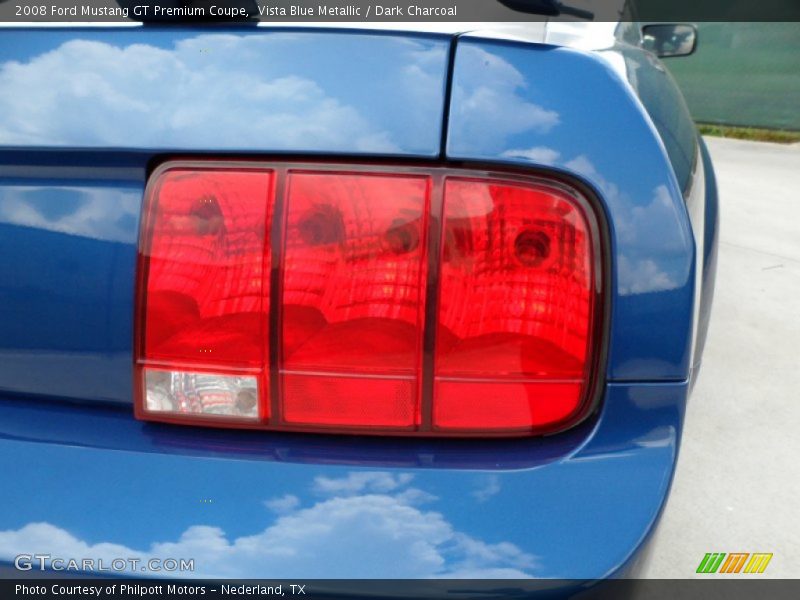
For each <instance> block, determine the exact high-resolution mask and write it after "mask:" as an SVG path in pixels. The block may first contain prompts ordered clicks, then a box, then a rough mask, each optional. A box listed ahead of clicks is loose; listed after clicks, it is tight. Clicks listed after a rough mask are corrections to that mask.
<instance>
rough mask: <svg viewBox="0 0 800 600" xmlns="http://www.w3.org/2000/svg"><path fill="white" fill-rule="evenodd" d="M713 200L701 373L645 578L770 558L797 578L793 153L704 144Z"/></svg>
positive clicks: (799, 178) (799, 429)
mask: <svg viewBox="0 0 800 600" xmlns="http://www.w3.org/2000/svg"><path fill="white" fill-rule="evenodd" d="M707 142H708V146H709V149H710V150H711V155H712V157H713V159H714V164H715V168H716V172H717V179H718V183H719V188H720V197H721V235H720V249H719V250H720V252H719V271H718V274H717V287H716V295H715V299H714V312H713V316H712V319H711V325H710V330H709V338H708V344H707V346H706V351H705V357H704V359H703V369H702V371H701V374H700V379H699V381H698V383H697V386H696V387H695V390H694V394H693V396H692V398H691V402H690V404H689V409H688V413H687V422H686V430H685V433H684V439H683V444H682V447H681V455H680V460H679V463H678V471H677V474H676V476H675V481H674V483H673V488H672V494H671V496H670V499H669V504H668V505H667V508H666V512H665V513H664V518H663V520H662V522H661V526H660V529H659V532H658V536H657V538H656V540H655V544H654V547H653V553H652V557H651V560H650V565H649V568H648V571H647V573H646V574H647V575H648V576H650V577H690V576H692V575H694V571H695V569H696V567H697V565H698V563H699V562H700V560H701V559H702V557H703V555H704V554H705V553H706V552H773V553H774V555H775V556H774V557H773V559H772V562H771V563H770V565H769V567H768V568H767V571H766V573H765V574H766V575H771V576H773V577H800V145H798V144H795V145H793V146H784V145H777V144H766V143H757V142H744V141H738V140H726V139H719V138H707Z"/></svg>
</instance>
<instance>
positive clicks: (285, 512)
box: [0, 472, 537, 578]
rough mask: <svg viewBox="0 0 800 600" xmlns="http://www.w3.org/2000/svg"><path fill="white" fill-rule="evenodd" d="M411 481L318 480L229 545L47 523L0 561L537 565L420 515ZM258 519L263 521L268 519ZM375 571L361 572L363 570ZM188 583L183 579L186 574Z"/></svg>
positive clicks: (219, 533) (371, 477)
mask: <svg viewBox="0 0 800 600" xmlns="http://www.w3.org/2000/svg"><path fill="white" fill-rule="evenodd" d="M413 479H414V478H413V475H411V474H409V473H399V474H393V473H389V472H372V473H349V474H348V475H347V476H345V477H342V478H330V477H317V478H315V479H314V480H313V481H312V482H311V485H310V490H311V491H312V494H313V495H315V496H317V497H318V499H317V500H316V501H312V502H309V503H305V504H304V503H303V502H302V501H301V500H300V499H299V498H297V497H296V496H293V495H284V496H279V497H276V498H272V499H268V500H266V501H265V506H266V507H267V508H268V510H269V512H271V513H272V514H273V515H274V516H273V520H272V521H271V522H268V524H267V525H266V527H265V528H264V529H263V530H261V531H258V532H254V533H253V534H251V535H244V536H241V537H238V538H234V539H229V538H228V537H227V536H226V534H225V532H224V531H223V530H222V529H221V528H219V527H211V526H207V525H194V526H192V527H189V528H187V529H186V530H185V531H184V532H183V533H182V534H181V535H180V537H179V538H178V539H177V540H176V541H168V542H159V543H154V544H152V545H151V546H150V547H149V548H148V549H146V550H138V549H132V548H128V547H126V546H123V545H120V544H114V543H106V542H102V543H95V544H90V543H87V542H85V541H83V540H81V539H79V538H77V537H75V536H74V535H72V534H71V533H69V532H67V531H65V530H63V529H61V528H59V527H56V526H54V525H52V524H49V523H29V524H27V525H25V526H24V527H21V528H20V529H17V530H9V531H3V532H0V556H2V557H3V558H6V559H10V558H12V557H13V556H14V555H17V554H21V553H30V554H34V553H48V554H50V555H52V556H54V557H56V556H57V557H63V558H67V559H68V558H77V559H81V558H84V557H91V558H95V559H98V558H102V559H103V560H104V561H107V562H108V563H110V561H111V560H112V559H114V558H129V557H136V558H140V559H142V560H147V559H149V558H151V557H154V558H162V559H163V558H165V557H173V558H194V559H195V572H194V573H192V574H191V575H192V576H194V577H267V578H268V577H276V576H280V577H288V578H292V577H309V576H313V577H317V578H351V577H352V578H358V577H361V578H363V577H367V578H369V577H381V578H430V577H448V578H449V577H454V578H460V577H465V578H522V577H530V576H532V573H533V572H534V571H535V569H536V567H537V561H536V559H535V557H534V556H532V555H530V554H527V553H525V552H523V551H522V550H520V549H519V548H518V547H517V546H516V545H514V544H512V543H508V542H499V543H487V542H485V541H483V540H480V539H477V538H475V537H472V536H470V535H468V534H466V533H464V532H462V531H459V530H458V529H456V527H454V526H453V525H452V524H451V523H450V522H449V521H448V520H447V519H446V518H445V517H444V515H442V514H441V513H440V512H437V511H435V510H432V509H431V508H429V507H427V506H426V505H429V504H431V503H433V502H435V501H436V497H435V496H433V495H432V494H430V493H428V492H426V491H425V490H422V489H420V488H417V487H413V486H412V485H411V484H412V483H413ZM269 512H267V513H266V514H265V520H267V519H268V518H269ZM376 557H380V558H381V560H380V570H379V571H377V570H376V571H374V572H372V571H370V572H365V571H364V568H365V566H366V565H369V566H372V567H373V568H374V567H375V565H376ZM184 575H185V574H184Z"/></svg>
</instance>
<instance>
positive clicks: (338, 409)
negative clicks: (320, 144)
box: [281, 173, 429, 428]
mask: <svg viewBox="0 0 800 600" xmlns="http://www.w3.org/2000/svg"><path fill="white" fill-rule="evenodd" d="M428 180H429V178H426V177H399V176H387V175H355V174H326V173H291V174H290V175H289V177H288V194H287V196H286V213H287V216H286V234H285V252H284V263H283V303H282V307H283V338H282V339H283V340H284V345H283V361H282V369H281V375H282V384H283V394H282V402H283V411H282V413H283V418H284V420H285V421H286V422H287V423H298V424H308V425H313V424H318V423H326V424H336V425H348V424H349V425H358V426H363V425H372V426H379V427H380V426H383V427H399V428H411V427H413V426H415V425H417V424H419V387H420V382H419V373H420V368H421V365H422V358H421V354H422V348H421V345H422V340H421V338H420V335H419V334H420V332H421V331H422V326H423V316H424V312H423V310H424V304H425V294H424V291H425V281H426V279H425V275H426V266H427V262H426V259H427V255H426V252H425V246H426V244H425V241H426V240H425V233H426V232H427V226H426V219H427V215H428ZM286 341H289V343H288V344H287V343H286Z"/></svg>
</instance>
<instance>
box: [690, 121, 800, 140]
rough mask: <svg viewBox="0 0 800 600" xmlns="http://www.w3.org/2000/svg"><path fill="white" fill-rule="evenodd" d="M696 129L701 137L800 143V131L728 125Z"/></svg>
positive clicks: (702, 126)
mask: <svg viewBox="0 0 800 600" xmlns="http://www.w3.org/2000/svg"><path fill="white" fill-rule="evenodd" d="M697 128H698V129H699V130H700V133H701V134H703V135H713V136H716V137H726V138H735V139H737V140H751V141H754V142H776V143H778V144H794V143H796V142H800V131H786V130H783V129H760V128H758V127H731V126H728V125H713V124H709V123H698V124H697Z"/></svg>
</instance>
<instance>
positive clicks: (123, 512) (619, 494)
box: [0, 383, 687, 579]
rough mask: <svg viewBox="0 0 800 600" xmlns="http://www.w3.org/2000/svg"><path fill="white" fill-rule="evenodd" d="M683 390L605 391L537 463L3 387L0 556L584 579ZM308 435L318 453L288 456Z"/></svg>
mask: <svg viewBox="0 0 800 600" xmlns="http://www.w3.org/2000/svg"><path fill="white" fill-rule="evenodd" d="M686 390H687V388H686V384H679V383H664V384H649V385H648V384H637V385H631V384H612V385H609V387H608V390H607V393H606V402H605V404H604V409H603V414H602V415H601V417H600V419H599V420H598V422H597V425H596V427H594V428H593V429H592V430H591V431H589V432H588V434H586V433H585V432H584V435H586V436H587V437H585V439H584V442H583V443H581V444H579V445H578V446H577V447H576V448H573V449H572V450H571V451H569V452H568V453H567V454H565V455H562V456H560V457H551V458H550V460H549V462H544V463H541V462H540V457H539V456H538V455H539V453H540V451H541V449H542V448H543V447H544V446H545V445H546V444H545V443H544V442H546V441H547V440H544V441H543V440H536V439H528V440H507V441H502V440H495V441H492V440H483V441H480V440H471V441H470V443H464V442H457V441H454V440H427V441H426V440H408V439H406V440H380V441H379V440H373V442H372V443H371V444H366V445H363V446H361V444H362V440H351V439H348V438H322V439H320V438H319V437H318V436H307V435H306V436H303V435H286V434H278V433H264V434H258V435H256V436H251V435H239V434H240V433H241V432H213V434H212V435H210V436H209V438H208V440H206V439H205V438H206V436H205V432H200V433H198V432H195V434H194V435H191V436H190V435H189V433H188V432H187V431H185V430H183V429H181V428H176V427H170V426H162V425H148V424H143V423H141V422H137V421H133V420H132V419H130V417H129V415H128V413H126V412H119V411H112V410H102V409H90V408H81V407H69V408H70V410H66V408H62V409H56V410H55V411H51V408H52V407H48V406H45V405H31V404H30V403H26V402H13V401H9V400H8V399H7V398H3V399H2V401H0V470H2V471H3V472H10V471H11V470H13V472H14V473H15V482H14V485H12V486H4V487H3V489H2V491H0V509H2V511H0V554H2V559H3V560H6V561H10V559H11V558H12V557H11V556H9V555H8V551H9V550H10V549H12V548H13V549H14V550H15V551H16V552H35V551H37V549H38V550H39V551H41V549H42V547H43V545H44V546H45V547H47V546H48V544H47V543H45V541H44V540H50V539H59V540H60V542H59V548H60V551H61V552H68V551H69V549H72V548H75V549H76V551H77V550H78V549H80V550H79V551H80V552H81V553H82V554H86V555H93V554H96V553H102V552H103V550H102V549H101V548H99V547H97V544H101V543H113V544H118V545H119V546H121V548H120V549H118V550H117V551H118V552H119V551H123V553H125V554H126V555H127V554H129V555H131V556H143V557H145V556H150V555H157V554H160V555H172V554H176V555H179V556H194V557H196V558H197V571H196V572H195V574H194V575H195V576H215V577H216V576H225V577H258V576H268V575H270V574H276V575H277V574H280V577H290V578H291V577H303V578H306V579H307V578H314V577H318V578H324V577H375V578H384V577H386V578H391V577H431V576H440V577H441V576H453V575H465V576H473V577H492V576H518V577H522V576H537V577H555V578H589V579H593V578H598V577H602V576H606V575H610V574H613V573H615V572H617V571H618V570H619V569H620V568H622V567H624V566H625V565H626V564H627V563H628V561H629V560H630V559H631V558H632V556H633V555H634V553H635V552H636V551H637V549H638V547H639V546H640V545H641V544H642V543H643V542H644V541H645V539H646V537H647V535H648V534H649V532H650V531H651V528H652V527H653V525H654V523H655V521H656V519H657V517H658V515H659V512H660V510H661V508H662V506H663V503H664V500H665V496H666V491H667V489H668V487H669V483H670V478H671V474H672V470H673V467H674V464H675V459H676V452H677V442H678V437H679V435H680V422H681V417H682V414H681V410H682V409H681V407H682V405H683V401H684V399H685V395H686ZM190 437H192V438H194V440H193V444H192V445H188V444H187V442H188V441H189V438H190ZM211 440H213V442H212V441H211ZM315 446H322V447H323V448H324V449H325V453H326V454H328V458H324V457H323V456H321V454H320V453H319V452H317V454H316V457H315V458H311V459H308V458H306V455H307V454H310V455H311V456H312V457H313V456H314V453H315ZM359 446H361V449H360V451H356V448H357V447H359ZM119 450H124V451H119ZM376 450H377V451H378V453H379V454H380V462H379V464H375V462H373V461H372V460H371V456H372V455H373V454H374V453H375V451H376ZM504 456H508V457H509V459H510V462H508V463H505V461H503V458H502V457H504ZM498 457H499V459H498ZM526 461H530V466H524V465H525V462H526ZM21 462H24V463H25V464H27V465H31V466H35V468H30V469H18V468H16V466H17V465H19V464H20V463H21ZM43 490H52V491H55V490H58V502H54V501H53V499H52V497H50V496H49V494H46V493H45V494H43V493H42V491H43ZM54 493H55V492H54ZM202 500H209V501H210V502H202ZM84 543H85V544H88V546H89V548H87V549H84V548H83V547H82V546H81V544H84ZM4 552H5V553H4ZM3 553H4V554H3Z"/></svg>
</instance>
